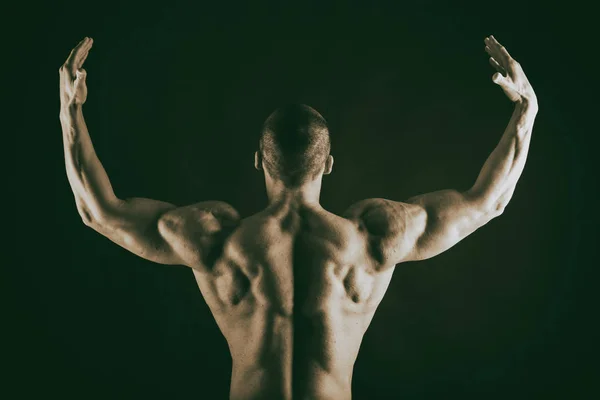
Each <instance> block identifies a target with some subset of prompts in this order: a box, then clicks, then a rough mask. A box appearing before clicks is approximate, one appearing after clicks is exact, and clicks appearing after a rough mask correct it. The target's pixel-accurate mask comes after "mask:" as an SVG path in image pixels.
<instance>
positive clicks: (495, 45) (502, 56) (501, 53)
mask: <svg viewBox="0 0 600 400" xmlns="http://www.w3.org/2000/svg"><path fill="white" fill-rule="evenodd" d="M488 46H489V47H490V48H491V49H492V51H495V52H496V53H497V54H498V57H497V58H496V59H497V60H498V61H499V62H503V63H508V62H509V61H510V60H512V57H511V56H510V54H508V51H507V50H506V48H505V47H504V46H502V45H501V44H500V42H498V41H497V40H496V38H495V37H494V36H493V35H490V36H489V38H488Z"/></svg>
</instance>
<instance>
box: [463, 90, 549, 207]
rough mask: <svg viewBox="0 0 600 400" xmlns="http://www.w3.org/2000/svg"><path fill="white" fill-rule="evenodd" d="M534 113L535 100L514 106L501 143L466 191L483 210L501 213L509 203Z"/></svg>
mask: <svg viewBox="0 0 600 400" xmlns="http://www.w3.org/2000/svg"><path fill="white" fill-rule="evenodd" d="M537 111H538V106H537V102H536V101H527V100H524V101H521V102H517V103H515V109H514V111H513V114H512V116H511V119H510V121H509V123H508V125H507V127H506V129H505V131H504V134H503V135H502V138H501V139H500V143H499V144H498V145H497V146H496V148H495V149H494V151H493V152H492V154H491V155H490V156H489V157H488V159H487V160H486V162H485V164H484V165H483V168H482V169H481V172H480V173H479V176H478V177H477V180H476V182H475V184H474V185H473V187H472V188H471V189H470V190H469V194H470V195H471V196H472V197H473V198H474V199H476V200H478V201H480V202H481V203H482V204H483V205H484V207H485V208H488V209H493V210H497V211H501V210H502V209H503V208H504V207H505V206H506V204H507V203H508V201H509V200H510V198H511V196H512V193H513V191H514V189H515V186H516V184H517V181H518V179H519V177H520V176H521V173H522V172H523V168H524V166H525V160H526V158H527V152H528V150H529V143H530V141H531V133H532V130H533V123H534V120H535V117H536V115H537Z"/></svg>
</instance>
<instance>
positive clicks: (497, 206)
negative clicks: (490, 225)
mask: <svg viewBox="0 0 600 400" xmlns="http://www.w3.org/2000/svg"><path fill="white" fill-rule="evenodd" d="M505 209H506V203H505V202H503V201H500V202H497V203H494V204H493V205H492V206H491V207H488V209H487V210H486V212H485V215H486V219H487V220H488V221H490V220H492V219H494V218H497V217H499V216H501V215H502V214H503V213H504V210H505Z"/></svg>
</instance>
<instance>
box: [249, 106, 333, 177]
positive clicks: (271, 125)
mask: <svg viewBox="0 0 600 400" xmlns="http://www.w3.org/2000/svg"><path fill="white" fill-rule="evenodd" d="M330 150H331V142H330V138H329V129H328V127H327V122H326V121H325V118H323V116H322V115H321V114H319V113H318V112H317V111H316V110H315V109H313V108H312V107H309V106H307V105H304V104H290V105H287V106H284V107H281V108H279V109H277V110H275V111H274V112H273V113H272V114H271V115H270V116H269V117H268V118H267V120H266V121H265V123H264V124H263V127H262V132H261V136H260V153H261V155H262V158H263V160H264V163H265V166H266V168H267V170H268V172H269V174H271V176H273V177H274V178H276V179H279V180H281V181H283V183H284V184H285V185H286V186H288V187H295V186H299V185H301V184H302V183H304V182H306V181H308V180H310V179H313V178H315V177H316V175H317V174H318V173H319V171H320V170H321V169H322V168H324V165H325V162H326V161H327V157H328V156H329V151H330Z"/></svg>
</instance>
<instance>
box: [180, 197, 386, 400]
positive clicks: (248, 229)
mask: <svg viewBox="0 0 600 400" xmlns="http://www.w3.org/2000/svg"><path fill="white" fill-rule="evenodd" d="M190 244H191V243H190ZM212 246H214V247H216V248H222V250H221V251H220V252H219V255H218V256H217V257H215V258H214V262H213V263H212V265H202V266H199V267H200V268H194V274H195V276H196V280H197V282H198V285H199V287H200V289H201V291H202V294H203V295H204V297H205V299H206V301H207V303H208V305H209V307H210V309H211V310H212V312H213V314H214V316H215V319H216V321H217V324H218V325H219V327H220V329H221V331H222V332H223V334H224V336H225V338H226V339H227V342H228V344H229V347H230V351H231V354H232V358H233V373H232V382H231V397H232V398H253V397H257V398H265V396H267V397H270V396H272V397H274V398H290V397H292V394H293V398H320V399H327V398H335V399H342V398H350V397H351V395H350V388H351V379H352V369H353V365H354V362H355V360H356V356H357V354H358V350H359V347H360V343H361V340H362V337H363V335H364V333H365V331H366V329H367V327H368V325H369V323H370V322H371V319H372V318H373V315H374V313H375V310H376V308H377V306H378V304H379V302H380V301H381V299H382V298H383V295H384V293H385V290H386V288H387V286H388V284H389V282H390V279H391V276H392V272H393V269H391V268H382V267H384V265H382V264H381V263H380V262H377V261H375V259H374V258H373V256H372V252H371V251H370V246H369V241H368V237H367V234H366V232H365V230H364V228H362V225H361V224H360V223H357V222H355V221H352V220H349V219H345V218H342V217H339V216H336V215H334V214H332V213H329V212H327V211H325V210H324V209H322V208H321V207H320V206H316V207H314V208H313V207H307V206H292V205H290V204H284V203H282V204H274V205H272V206H270V207H269V208H267V209H265V210H264V211H262V212H260V213H258V214H256V215H254V216H251V217H249V218H247V219H244V220H242V221H241V222H240V223H239V225H238V226H237V227H236V228H234V229H232V230H231V233H230V234H229V236H228V237H226V238H223V243H222V244H221V243H218V242H217V241H216V242H214V243H213V244H212Z"/></svg>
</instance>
